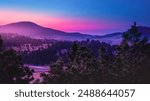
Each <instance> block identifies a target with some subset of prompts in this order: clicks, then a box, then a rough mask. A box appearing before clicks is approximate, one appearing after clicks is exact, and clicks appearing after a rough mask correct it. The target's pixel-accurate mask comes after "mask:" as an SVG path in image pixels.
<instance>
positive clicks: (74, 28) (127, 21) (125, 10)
mask: <svg viewBox="0 0 150 101" xmlns="http://www.w3.org/2000/svg"><path fill="white" fill-rule="evenodd" d="M149 9H150V1H149V0H0V25H4V24H8V23H12V22H19V21H32V22H35V23H37V24H39V25H42V26H45V27H49V28H54V29H59V30H62V31H66V32H81V33H85V34H108V33H113V32H119V31H125V30H127V29H128V28H129V27H130V25H131V24H132V23H133V22H134V21H136V22H137V23H138V25H144V26H150V13H149Z"/></svg>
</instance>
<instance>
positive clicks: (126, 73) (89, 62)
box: [0, 23, 150, 84]
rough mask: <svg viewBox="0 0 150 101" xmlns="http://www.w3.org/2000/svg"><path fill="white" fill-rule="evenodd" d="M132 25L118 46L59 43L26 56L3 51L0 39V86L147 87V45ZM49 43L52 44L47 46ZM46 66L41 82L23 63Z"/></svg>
mask: <svg viewBox="0 0 150 101" xmlns="http://www.w3.org/2000/svg"><path fill="white" fill-rule="evenodd" d="M142 34H143V33H141V32H139V31H138V28H137V25H136V23H134V25H132V26H131V28H130V29H129V30H128V31H127V32H124V33H122V42H121V43H120V44H118V45H110V44H108V43H105V42H100V41H98V40H90V39H87V40H85V41H74V42H71V41H70V42H69V41H63V42H61V41H59V42H53V44H54V45H52V46H51V47H49V48H47V49H44V50H41V51H35V52H30V53H28V54H27V53H23V54H20V53H17V52H16V51H15V50H13V49H5V48H3V43H4V42H3V39H2V38H1V37H0V83H1V84H3V83H4V84H24V83H25V84H29V83H34V84H148V83H150V78H149V76H150V43H149V42H148V38H147V37H142ZM50 43H52V42H50ZM45 56H46V58H45ZM31 62H32V63H34V64H40V65H41V64H49V67H50V69H49V71H48V73H44V72H43V73H41V79H42V80H38V79H37V80H36V79H35V78H34V77H33V73H34V70H33V69H30V68H29V67H27V66H24V63H31Z"/></svg>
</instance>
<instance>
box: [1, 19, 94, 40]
mask: <svg viewBox="0 0 150 101" xmlns="http://www.w3.org/2000/svg"><path fill="white" fill-rule="evenodd" d="M0 33H17V34H18V35H22V36H27V37H31V38H36V39H55V40H71V41H72V40H85V39H87V38H92V36H91V35H86V34H80V33H67V32H63V31H59V30H55V29H51V28H45V27H42V26H40V25H37V24H35V23H33V22H26V21H23V22H17V23H11V24H7V25H3V26H0Z"/></svg>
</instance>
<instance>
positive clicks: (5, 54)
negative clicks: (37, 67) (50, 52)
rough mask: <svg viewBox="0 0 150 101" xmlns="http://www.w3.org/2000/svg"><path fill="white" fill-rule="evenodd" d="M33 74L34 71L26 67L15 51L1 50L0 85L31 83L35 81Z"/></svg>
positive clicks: (0, 42)
mask: <svg viewBox="0 0 150 101" xmlns="http://www.w3.org/2000/svg"><path fill="white" fill-rule="evenodd" d="M0 44H2V41H1V39H0ZM32 73H33V70H31V69H29V68H28V67H24V65H23V64H22V59H21V56H20V55H18V54H16V52H15V51H14V50H12V49H10V50H3V49H1V50H0V83H4V84H8V83H10V84H12V83H29V82H30V81H32V80H33V76H32Z"/></svg>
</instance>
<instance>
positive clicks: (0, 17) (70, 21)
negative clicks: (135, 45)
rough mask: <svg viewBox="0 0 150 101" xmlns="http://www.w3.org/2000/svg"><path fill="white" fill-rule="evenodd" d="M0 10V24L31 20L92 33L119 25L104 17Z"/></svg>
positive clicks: (49, 25) (69, 29)
mask: <svg viewBox="0 0 150 101" xmlns="http://www.w3.org/2000/svg"><path fill="white" fill-rule="evenodd" d="M0 12H1V13H0V25H5V24H8V23H12V22H19V21H31V22H34V23H37V24H39V25H41V26H44V27H49V28H54V29H58V30H62V31H66V32H81V33H87V34H89V33H92V32H93V33H92V34H96V33H95V32H96V31H97V33H98V32H99V33H100V32H105V30H107V31H108V30H115V29H116V28H117V26H120V23H119V22H118V23H116V22H113V21H110V20H109V21H108V20H106V19H96V20H95V19H90V18H77V17H64V16H56V15H46V14H44V13H35V12H34V13H33V12H26V11H19V10H18V11H16V10H15V11H11V10H0ZM94 31H95V32H94ZM104 34H105V33H104Z"/></svg>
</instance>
